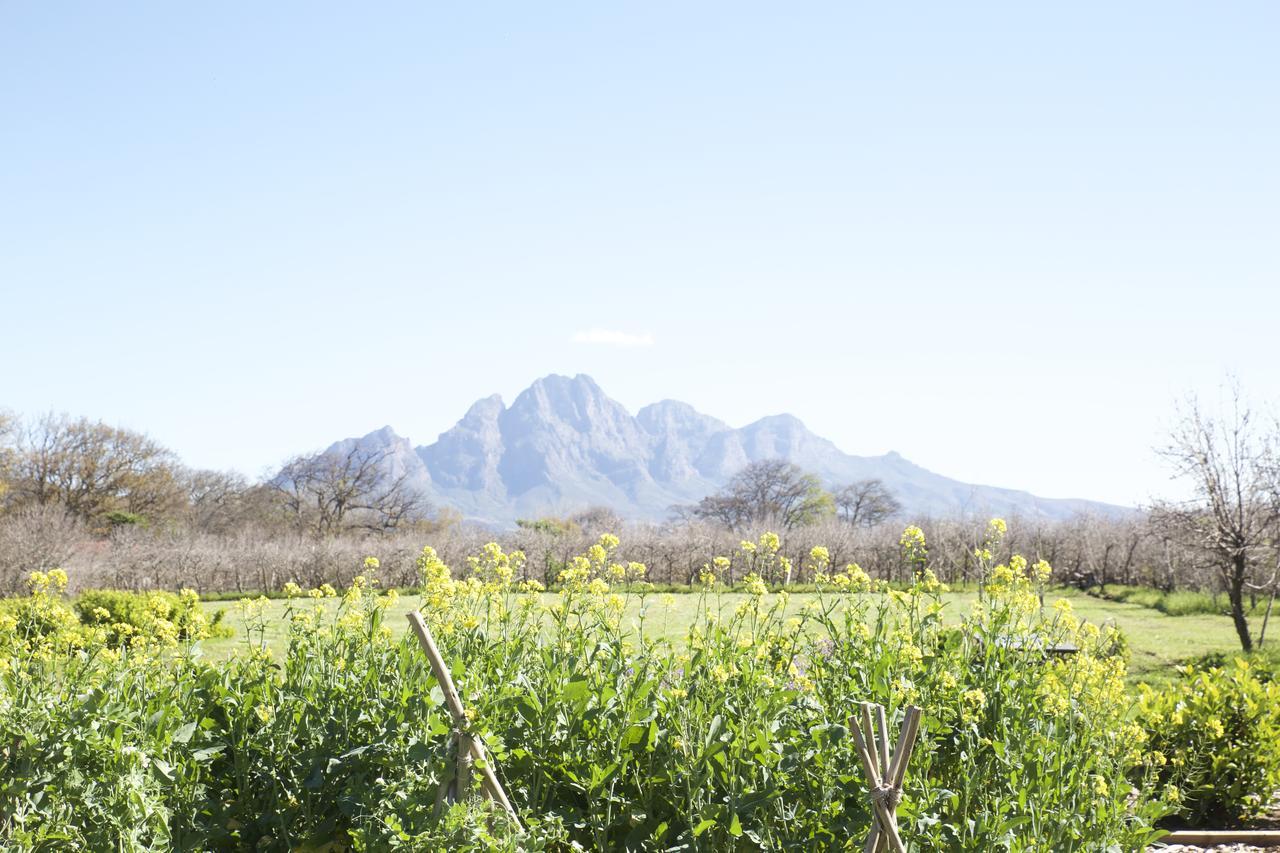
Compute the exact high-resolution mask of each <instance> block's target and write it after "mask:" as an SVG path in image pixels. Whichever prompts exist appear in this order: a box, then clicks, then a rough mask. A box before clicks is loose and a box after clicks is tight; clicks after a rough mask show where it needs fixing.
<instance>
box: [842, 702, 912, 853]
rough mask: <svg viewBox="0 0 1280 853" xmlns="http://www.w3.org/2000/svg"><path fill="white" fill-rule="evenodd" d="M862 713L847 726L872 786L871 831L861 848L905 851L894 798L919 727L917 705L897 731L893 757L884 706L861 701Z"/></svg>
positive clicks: (899, 790)
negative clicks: (876, 721) (875, 721)
mask: <svg viewBox="0 0 1280 853" xmlns="http://www.w3.org/2000/svg"><path fill="white" fill-rule="evenodd" d="M872 708H874V709H875V710H874V714H875V716H876V717H878V718H879V722H880V732H879V736H878V737H877V736H876V734H875V728H874V726H873V725H872V722H871V720H872V714H873V711H872ZM861 717H862V719H861V720H855V719H854V718H853V717H850V718H849V730H850V731H851V732H853V742H854V745H855V746H856V747H857V751H858V758H859V760H860V761H861V762H862V769H863V772H864V773H866V775H867V783H868V785H869V786H870V790H871V815H872V821H871V833H870V835H868V836H867V843H866V845H865V846H864V847H863V851H864V853H876V851H879V850H885V849H888V850H892V851H894V853H906V845H905V844H903V843H902V836H901V835H900V834H899V832H898V816H897V808H898V806H897V802H896V800H897V798H898V797H900V796H901V795H902V783H903V781H904V780H905V779H906V775H907V764H908V763H909V762H910V761H911V753H912V751H914V749H915V742H916V735H917V734H918V733H919V731H920V709H919V708H917V707H915V706H914V705H912V706H911V707H909V708H907V713H906V716H905V717H904V718H903V721H902V729H901V730H900V731H899V732H898V745H897V746H896V747H895V748H894V751H893V756H892V757H890V756H889V752H888V749H889V727H888V724H887V722H886V717H885V712H884V707H883V706H880V705H875V706H872V705H869V704H866V703H864V704H863V705H862V707H861Z"/></svg>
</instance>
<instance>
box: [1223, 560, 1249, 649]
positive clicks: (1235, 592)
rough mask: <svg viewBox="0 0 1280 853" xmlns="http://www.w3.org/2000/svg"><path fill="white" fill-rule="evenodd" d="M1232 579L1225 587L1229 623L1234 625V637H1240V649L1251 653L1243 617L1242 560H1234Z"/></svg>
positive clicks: (1243, 570) (1246, 624)
mask: <svg viewBox="0 0 1280 853" xmlns="http://www.w3.org/2000/svg"><path fill="white" fill-rule="evenodd" d="M1233 562H1234V565H1233V566H1232V569H1234V577H1232V578H1231V583H1230V585H1229V586H1228V587H1227V594H1228V596H1229V597H1230V599H1231V621H1232V622H1234V623H1235V626H1236V635H1237V636H1239V637H1240V648H1242V649H1243V650H1244V651H1245V652H1251V651H1253V637H1252V636H1250V634H1249V621H1248V620H1247V619H1245V615H1244V573H1245V566H1244V559H1243V558H1241V557H1237V558H1235V560H1234V561H1233Z"/></svg>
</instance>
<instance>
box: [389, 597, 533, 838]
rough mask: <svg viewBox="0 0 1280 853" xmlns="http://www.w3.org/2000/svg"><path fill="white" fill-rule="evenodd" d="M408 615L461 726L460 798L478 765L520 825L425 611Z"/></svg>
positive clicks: (486, 785) (485, 785)
mask: <svg viewBox="0 0 1280 853" xmlns="http://www.w3.org/2000/svg"><path fill="white" fill-rule="evenodd" d="M407 615H408V617H409V624H410V625H412V626H413V631H414V633H415V634H417V635H418V642H419V643H421V644H422V648H423V649H424V650H425V651H426V653H427V660H428V661H430V663H431V672H432V674H434V675H435V677H436V682H437V683H438V684H439V685H440V690H441V692H443V693H444V703H445V705H446V707H448V709H449V714H450V716H452V717H453V724H454V727H455V728H456V729H457V734H456V735H455V737H456V739H457V744H458V764H457V776H456V778H455V780H454V781H455V784H456V785H457V788H456V796H457V798H458V799H462V798H463V797H465V796H466V794H467V789H468V788H469V787H470V786H471V768H472V767H478V768H479V769H480V786H481V788H482V789H483V791H484V792H485V794H486V795H488V796H489V798H490V799H492V800H496V801H497V802H498V804H499V805H501V806H502V807H503V809H505V810H506V812H507V815H508V816H509V817H510V818H511V819H512V820H513V821H515V824H516V826H520V825H521V824H520V817H519V815H517V814H516V810H515V808H514V807H513V806H512V805H511V801H510V800H509V799H507V792H506V791H504V790H503V788H502V783H501V782H499V781H498V774H497V773H495V772H494V770H493V762H492V761H491V760H490V759H489V757H488V755H487V753H486V752H485V748H484V745H483V744H482V743H481V742H480V739H479V738H476V737H473V736H472V735H470V734H468V733H467V712H466V709H465V708H463V707H462V697H460V696H459V695H458V690H457V688H456V687H454V685H453V674H452V673H450V672H449V667H447V666H446V665H445V662H444V656H443V655H441V654H440V649H438V648H437V647H436V641H435V640H434V639H433V638H432V636H431V631H430V629H428V628H427V623H426V622H425V621H424V620H423V618H422V614H421V613H419V612H418V611H416V610H414V611H412V612H410V613H408V614H407Z"/></svg>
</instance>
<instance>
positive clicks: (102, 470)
mask: <svg viewBox="0 0 1280 853" xmlns="http://www.w3.org/2000/svg"><path fill="white" fill-rule="evenodd" d="M11 468H12V475H11V476H12V488H13V492H14V498H15V499H16V500H17V501H18V502H25V503H32V504H35V505H38V506H61V507H63V508H64V509H65V510H66V511H67V512H70V513H71V514H73V515H76V516H79V517H80V518H82V519H85V520H86V521H100V520H102V519H103V518H104V517H106V516H107V515H108V514H109V513H113V512H120V513H128V514H132V515H135V516H140V517H146V518H148V519H156V518H168V517H172V516H173V515H174V514H175V513H176V512H178V511H179V510H180V509H181V507H182V505H183V503H184V499H183V495H182V490H181V488H180V486H179V485H178V482H177V476H176V472H177V468H178V461H177V458H176V457H175V456H174V455H173V453H171V452H170V451H169V450H167V449H166V448H164V447H162V446H161V445H160V444H158V443H156V442H155V441H152V440H151V439H150V438H148V437H147V436H145V435H143V434H142V433H137V432H133V431H131V430H127V429H122V428H120V427H112V426H108V425H107V424H104V423H102V422H101V421H90V420H88V419H87V418H77V419H71V418H69V417H67V416H66V415H52V414H51V415H46V416H44V417H42V418H40V419H39V420H38V421H36V422H35V423H34V424H32V425H31V426H29V427H27V428H25V429H22V430H20V432H19V435H18V440H17V446H16V448H15V452H14V453H13V459H12V462H11Z"/></svg>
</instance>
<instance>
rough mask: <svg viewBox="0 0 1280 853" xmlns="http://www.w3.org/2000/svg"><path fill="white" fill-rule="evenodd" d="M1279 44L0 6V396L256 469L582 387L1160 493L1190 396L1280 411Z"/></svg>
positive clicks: (1126, 13)
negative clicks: (1171, 433)
mask: <svg viewBox="0 0 1280 853" xmlns="http://www.w3.org/2000/svg"><path fill="white" fill-rule="evenodd" d="M1278 43H1280V4H1277V3H1274V2H1259V3H1230V2H1224V3H1203V2H1196V3H1185V2H1168V0H1163V2H1149V3H1138V2H1134V3H1110V2H1108V3H1092V2H1088V3H1071V4H1042V3H1025V2H1017V3H1014V2H1011V3H1004V4H981V3H935V4H855V3H830V4H818V3H812V4H776V3H769V4H754V3H744V2H733V3H722V4H716V3H697V4H692V3H634V4H613V3H609V4H604V3H582V4H565V3H552V4H546V3H512V4H496V3H492V4H491V3H484V4H481V3H474V4H471V3H469V4H450V5H449V6H448V7H446V6H445V5H444V4H426V3H406V4H403V5H400V4H391V3H386V4H349V3H344V4H320V3H312V2H308V3H297V4H290V3H218V4H191V3H181V4H173V3H155V4H146V3H80V4H77V3H5V4H3V5H0V291H2V301H0V346H2V347H3V362H2V364H3V366H2V367H0V406H2V407H5V408H8V409H11V410H14V411H17V412H19V413H23V414H34V413H38V412H41V411H46V410H50V409H53V410H65V411H68V412H72V413H76V414H87V415H90V416H93V417H101V418H103V419H106V420H108V421H111V422H115V423H121V424H124V425H127V426H131V427H135V428H139V429H144V430H146V431H147V432H149V433H151V434H152V435H153V436H155V437H156V438H158V439H160V440H161V441H163V442H165V443H167V444H168V445H170V446H171V447H173V448H174V449H175V450H177V451H178V452H179V453H180V454H181V455H182V456H183V457H184V458H185V459H186V460H187V461H188V462H190V463H191V464H195V465H199V466H206V467H231V468H238V469H240V470H243V471H246V472H248V473H255V474H256V473H258V472H260V471H261V470H262V469H263V468H264V467H265V466H267V465H270V464H273V463H278V462H279V461H280V460H281V459H282V458H283V457H285V456H287V455H289V454H291V453H295V452H299V451H304V450H309V449H314V448H318V447H321V446H323V445H325V444H327V443H328V442H329V441H331V440H333V439H336V438H340V437H343V436H347V435H352V434H361V433H364V432H366V431H368V430H370V429H373V428H376V427H379V426H381V425H382V424H384V423H390V424H392V425H393V426H394V427H395V428H396V429H397V430H398V431H399V432H401V433H402V434H407V435H409V436H410V437H411V438H413V439H414V441H415V442H418V443H427V442H429V441H431V440H434V438H435V436H436V434H438V433H439V432H441V431H442V430H444V429H447V428H448V427H449V426H450V425H451V424H452V423H453V422H454V421H455V420H456V419H457V418H458V417H460V416H461V414H462V413H463V412H464V411H465V409H466V407H467V406H468V405H469V404H470V403H471V402H472V401H473V400H474V399H476V398H478V397H480V396H483V395H486V394H489V393H493V392H495V391H497V392H501V393H502V394H503V395H504V396H505V397H506V398H507V399H508V401H510V399H511V397H512V396H513V395H514V393H516V392H517V391H519V390H520V389H521V388H523V387H524V386H526V385H527V384H528V383H529V382H530V381H531V380H532V379H534V378H536V377H537V376H540V375H542V374H545V373H549V372H560V373H571V374H572V373H579V372H583V373H589V374H591V375H592V376H594V377H595V378H596V379H597V381H599V382H600V383H601V385H602V386H603V387H604V389H605V390H606V391H607V392H609V393H610V394H612V395H613V396H614V397H616V398H617V399H619V400H620V401H621V402H623V403H624V404H626V405H627V406H628V407H629V408H631V409H632V410H633V411H634V410H635V409H636V408H638V407H639V406H641V405H643V404H645V403H648V402H652V401H654V400H657V399H660V398H664V397H672V398H676V399H681V400H685V401H687V402H689V403H692V404H693V405H695V406H696V407H698V408H699V409H701V410H703V411H705V412H708V413H711V414H714V415H717V416H719V417H722V418H724V419H725V420H727V421H729V422H730V423H732V424H735V425H741V424H744V423H746V422H749V421H751V420H754V419H755V418H757V417H759V416H761V415H765V414H770V413H776V412H781V411H788V412H791V413H793V414H795V415H797V416H799V417H800V418H801V419H803V420H804V421H805V422H806V423H807V424H808V425H809V426H810V427H811V428H812V429H814V430H815V431H816V432H818V433H820V434H822V435H825V436H827V437H829V438H831V439H833V440H834V441H835V442H836V443H837V444H839V445H840V446H841V447H842V448H843V449H845V450H847V451H849V452H852V453H860V454H873V453H882V452H885V451H887V450H890V449H896V450H898V451H900V452H901V453H903V454H904V455H905V456H907V457H908V458H910V459H912V460H914V461H916V462H919V463H920V464H923V465H925V466H927V467H930V468H933V469H935V470H937V471H939V472H941V473H945V474H948V475H951V476H955V477H960V478H963V479H967V480H972V481H979V482H987V483H994V484H998V485H1005V486H1012V487H1021V488H1027V489H1031V490H1033V491H1036V492H1038V493H1041V494H1044V495H1048V496H1081V497H1092V498H1099V499H1104V500H1112V501H1117V502H1135V501H1141V500H1145V499H1147V498H1148V497H1150V496H1151V495H1153V494H1158V493H1160V492H1161V491H1164V490H1167V489H1168V488H1169V484H1168V483H1167V480H1166V477H1165V475H1164V473H1163V471H1162V469H1161V467H1160V464H1159V462H1158V460H1157V459H1156V458H1155V457H1154V456H1153V454H1152V451H1151V448H1152V446H1153V445H1154V444H1156V443H1157V442H1158V441H1159V439H1160V436H1161V432H1162V430H1163V429H1164V428H1166V427H1167V425H1168V422H1169V420H1170V418H1171V415H1172V405H1173V402H1174V400H1175V398H1177V397H1178V396H1180V395H1181V394H1184V393H1185V392H1187V391H1193V390H1195V391H1200V392H1201V393H1204V394H1210V395H1211V394H1213V393H1214V389H1215V388H1216V386H1217V385H1218V384H1219V383H1220V381H1221V380H1222V378H1223V376H1224V374H1225V373H1226V372H1227V371H1234V372H1235V373H1237V374H1238V375H1239V377H1240V379H1241V381H1242V383H1243V385H1244V386H1245V389H1246V391H1247V392H1249V393H1250V394H1251V395H1252V396H1253V397H1254V398H1255V399H1258V400H1260V401H1263V402H1268V401H1274V400H1277V399H1280V355H1278V354H1277V349H1276V324H1277V317H1278V316H1280V52H1278V51H1277V50H1276V45H1277V44H1278ZM592 330H598V331H600V332H604V333H609V334H596V335H592V334H590V333H591V332H592ZM616 333H624V334H622V335H619V334H616ZM628 336H631V337H628ZM575 337H577V338H579V340H578V341H575ZM583 338H585V339H587V340H591V339H601V340H606V341H607V340H623V341H627V340H631V341H633V342H635V343H637V344H639V345H635V346H618V345H616V344H611V343H590V342H582V340H581V339H583Z"/></svg>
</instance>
